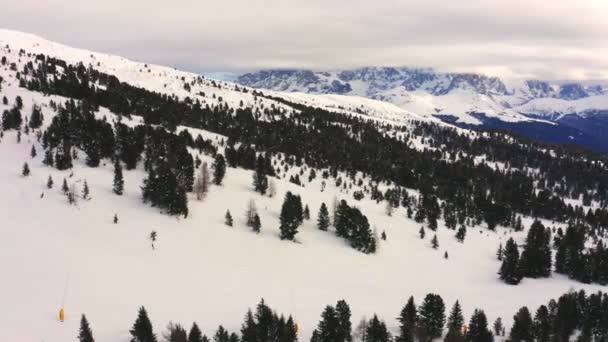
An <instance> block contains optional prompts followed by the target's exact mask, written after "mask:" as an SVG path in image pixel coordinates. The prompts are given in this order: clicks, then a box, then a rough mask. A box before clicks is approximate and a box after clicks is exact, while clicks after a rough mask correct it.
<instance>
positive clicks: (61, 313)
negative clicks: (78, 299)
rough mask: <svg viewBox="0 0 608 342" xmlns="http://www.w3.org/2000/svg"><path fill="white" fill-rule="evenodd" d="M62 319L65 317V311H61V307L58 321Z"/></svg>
mask: <svg viewBox="0 0 608 342" xmlns="http://www.w3.org/2000/svg"><path fill="white" fill-rule="evenodd" d="M64 319H65V312H64V311H63V308H61V310H59V321H60V322H63V320H64Z"/></svg>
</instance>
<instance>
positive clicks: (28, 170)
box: [21, 163, 30, 177]
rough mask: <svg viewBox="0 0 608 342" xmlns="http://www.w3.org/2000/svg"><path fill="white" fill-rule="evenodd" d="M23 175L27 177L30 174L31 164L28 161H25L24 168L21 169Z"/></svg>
mask: <svg viewBox="0 0 608 342" xmlns="http://www.w3.org/2000/svg"><path fill="white" fill-rule="evenodd" d="M21 175H23V177H27V176H29V175H30V166H29V165H27V163H23V169H22V170H21Z"/></svg>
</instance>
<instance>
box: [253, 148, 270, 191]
mask: <svg viewBox="0 0 608 342" xmlns="http://www.w3.org/2000/svg"><path fill="white" fill-rule="evenodd" d="M253 188H254V190H255V191H256V192H259V193H260V194H262V195H264V194H265V193H266V190H267V189H268V177H266V161H265V160H264V157H263V156H262V155H260V156H258V159H257V160H256V163H255V170H254V172H253Z"/></svg>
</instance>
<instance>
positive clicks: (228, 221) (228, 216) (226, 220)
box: [224, 210, 233, 227]
mask: <svg viewBox="0 0 608 342" xmlns="http://www.w3.org/2000/svg"><path fill="white" fill-rule="evenodd" d="M232 222H233V220H232V215H231V214H230V210H226V216H224V223H225V224H226V225H227V226H228V227H232Z"/></svg>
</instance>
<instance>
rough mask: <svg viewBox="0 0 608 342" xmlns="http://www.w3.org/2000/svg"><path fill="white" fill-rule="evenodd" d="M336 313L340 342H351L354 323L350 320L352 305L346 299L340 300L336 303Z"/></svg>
mask: <svg viewBox="0 0 608 342" xmlns="http://www.w3.org/2000/svg"><path fill="white" fill-rule="evenodd" d="M336 314H337V317H338V340H337V341H338V342H351V341H352V340H353V338H352V324H351V322H350V316H351V313H350V306H348V303H346V301H345V300H343V299H342V300H339V301H338V302H337V303H336Z"/></svg>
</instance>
